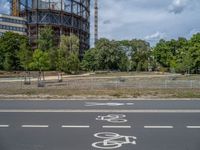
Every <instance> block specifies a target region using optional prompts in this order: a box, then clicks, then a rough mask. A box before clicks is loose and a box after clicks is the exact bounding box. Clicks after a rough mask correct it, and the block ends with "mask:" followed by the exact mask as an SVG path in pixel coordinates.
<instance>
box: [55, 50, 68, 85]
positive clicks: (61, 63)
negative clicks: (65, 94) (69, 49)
mask: <svg viewBox="0 0 200 150" xmlns="http://www.w3.org/2000/svg"><path fill="white" fill-rule="evenodd" d="M65 67H66V58H65V53H64V51H63V50H61V49H60V48H59V49H58V50H57V61H56V70H57V71H58V82H62V81H63V79H62V72H63V71H65Z"/></svg>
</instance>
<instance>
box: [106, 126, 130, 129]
mask: <svg viewBox="0 0 200 150" xmlns="http://www.w3.org/2000/svg"><path fill="white" fill-rule="evenodd" d="M103 128H116V129H120V128H127V129H130V128H131V126H103Z"/></svg>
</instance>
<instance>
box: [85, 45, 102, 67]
mask: <svg viewBox="0 0 200 150" xmlns="http://www.w3.org/2000/svg"><path fill="white" fill-rule="evenodd" d="M97 53H98V50H97V49H95V48H92V49H90V50H88V51H86V52H85V54H84V57H83V60H82V62H81V68H82V70H85V71H96V70H98V68H99V64H98V61H97Z"/></svg>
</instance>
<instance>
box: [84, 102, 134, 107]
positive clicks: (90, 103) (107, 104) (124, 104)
mask: <svg viewBox="0 0 200 150" xmlns="http://www.w3.org/2000/svg"><path fill="white" fill-rule="evenodd" d="M131 105H134V103H97V102H86V103H85V106H88V107H90V106H112V107H116V106H131Z"/></svg>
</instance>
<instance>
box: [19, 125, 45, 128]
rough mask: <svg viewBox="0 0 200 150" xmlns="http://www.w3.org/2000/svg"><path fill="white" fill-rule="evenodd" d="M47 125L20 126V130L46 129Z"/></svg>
mask: <svg viewBox="0 0 200 150" xmlns="http://www.w3.org/2000/svg"><path fill="white" fill-rule="evenodd" d="M48 127H49V125H22V128H48Z"/></svg>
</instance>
